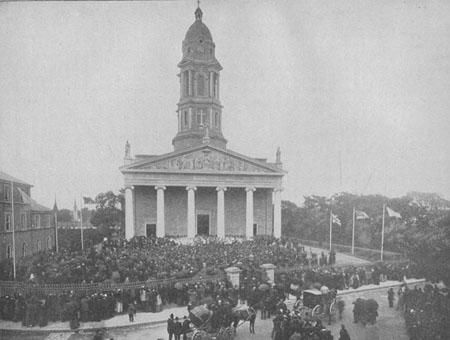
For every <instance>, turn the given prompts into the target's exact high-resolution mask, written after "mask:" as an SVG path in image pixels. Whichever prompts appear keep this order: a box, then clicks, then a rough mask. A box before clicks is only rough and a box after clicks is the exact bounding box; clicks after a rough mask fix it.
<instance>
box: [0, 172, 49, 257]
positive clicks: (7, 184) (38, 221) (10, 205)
mask: <svg viewBox="0 0 450 340" xmlns="http://www.w3.org/2000/svg"><path fill="white" fill-rule="evenodd" d="M31 187H32V185H31V184H28V183H26V182H24V181H22V180H20V179H17V178H15V177H13V176H11V175H8V174H6V173H4V172H2V171H0V261H1V260H4V259H6V258H12V254H13V230H14V236H15V237H14V238H15V248H16V259H18V258H21V257H25V256H28V255H31V254H34V253H37V252H40V251H43V250H46V249H53V248H54V246H55V228H54V219H53V218H52V216H53V213H52V210H51V209H49V208H46V207H44V206H42V205H40V204H38V203H37V202H36V201H34V200H33V199H32V198H31ZM13 212H14V216H13ZM13 223H14V226H13Z"/></svg>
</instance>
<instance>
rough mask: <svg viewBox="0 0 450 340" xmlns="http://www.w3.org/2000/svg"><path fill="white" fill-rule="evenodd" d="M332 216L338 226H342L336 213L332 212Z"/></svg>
mask: <svg viewBox="0 0 450 340" xmlns="http://www.w3.org/2000/svg"><path fill="white" fill-rule="evenodd" d="M331 218H332V221H333V223H334V224H337V225H338V226H341V225H342V223H341V220H340V219H339V218H338V217H337V216H336V215H335V214H331Z"/></svg>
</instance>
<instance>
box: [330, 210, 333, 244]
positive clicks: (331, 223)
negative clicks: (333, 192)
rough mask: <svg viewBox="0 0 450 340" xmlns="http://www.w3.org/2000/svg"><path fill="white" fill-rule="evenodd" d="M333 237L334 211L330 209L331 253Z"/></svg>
mask: <svg viewBox="0 0 450 340" xmlns="http://www.w3.org/2000/svg"><path fill="white" fill-rule="evenodd" d="M332 237H333V210H332V209H330V251H331V239H332Z"/></svg>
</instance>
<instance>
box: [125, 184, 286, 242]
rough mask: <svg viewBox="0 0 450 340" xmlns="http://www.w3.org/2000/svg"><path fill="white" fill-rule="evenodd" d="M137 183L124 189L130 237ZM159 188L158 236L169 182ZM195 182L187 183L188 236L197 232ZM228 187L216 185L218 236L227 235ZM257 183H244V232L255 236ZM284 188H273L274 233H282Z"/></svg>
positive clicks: (161, 234)
mask: <svg viewBox="0 0 450 340" xmlns="http://www.w3.org/2000/svg"><path fill="white" fill-rule="evenodd" d="M133 190H134V187H133V186H128V187H127V188H126V189H125V236H126V238H127V239H130V238H131V237H133V236H134V222H135V216H134V194H133ZM155 190H156V236H157V237H164V236H165V231H166V228H165V220H164V206H165V203H164V191H165V190H166V186H164V185H157V186H155ZM196 190H197V187H196V186H193V185H188V186H186V191H187V237H189V238H193V237H195V234H196V226H195V222H196V216H195V215H196V213H195V212H196V210H195V191H196ZM226 190H227V187H225V186H217V187H216V191H217V237H221V238H224V237H225V235H226V232H225V191H226ZM255 190H256V187H254V186H248V187H245V192H246V210H245V236H246V237H247V238H252V237H253V222H254V213H253V208H254V204H253V193H254V192H255ZM281 190H282V189H281V188H273V205H274V211H273V221H274V235H273V236H275V237H277V238H279V237H281Z"/></svg>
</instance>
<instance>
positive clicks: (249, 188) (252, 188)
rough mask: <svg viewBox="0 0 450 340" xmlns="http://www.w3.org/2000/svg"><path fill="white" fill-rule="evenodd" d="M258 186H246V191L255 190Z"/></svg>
mask: <svg viewBox="0 0 450 340" xmlns="http://www.w3.org/2000/svg"><path fill="white" fill-rule="evenodd" d="M255 190H256V188H255V187H246V188H245V191H247V192H249V191H255Z"/></svg>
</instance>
